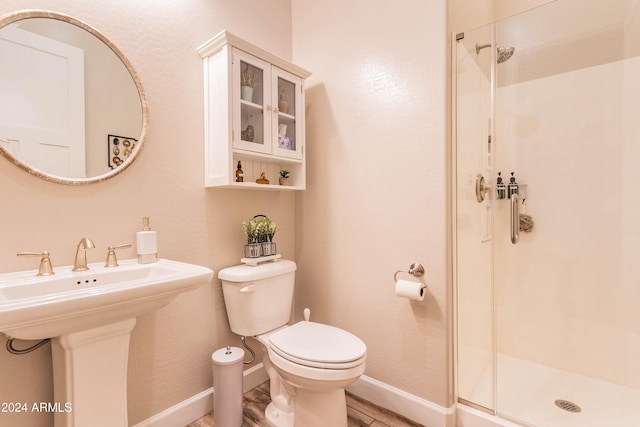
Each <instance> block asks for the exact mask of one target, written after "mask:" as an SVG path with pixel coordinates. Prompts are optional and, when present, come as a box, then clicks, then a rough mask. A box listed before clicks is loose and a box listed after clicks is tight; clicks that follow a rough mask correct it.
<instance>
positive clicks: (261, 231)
mask: <svg viewBox="0 0 640 427" xmlns="http://www.w3.org/2000/svg"><path fill="white" fill-rule="evenodd" d="M277 229H278V227H277V225H276V223H275V222H273V221H271V220H270V219H269V218H268V217H266V216H265V217H262V218H261V219H259V220H258V235H259V237H258V240H259V241H260V243H261V244H262V256H269V255H275V254H276V253H277V250H276V242H274V241H273V237H274V236H275V235H276V231H277Z"/></svg>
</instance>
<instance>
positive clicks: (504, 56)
mask: <svg viewBox="0 0 640 427" xmlns="http://www.w3.org/2000/svg"><path fill="white" fill-rule="evenodd" d="M515 51H516V48H515V47H512V46H511V47H498V64H502V63H503V62H507V61H508V60H509V59H510V58H511V57H512V56H513V52H515Z"/></svg>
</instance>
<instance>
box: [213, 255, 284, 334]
mask: <svg viewBox="0 0 640 427" xmlns="http://www.w3.org/2000/svg"><path fill="white" fill-rule="evenodd" d="M295 272H296V263H295V262H293V261H289V260H283V259H281V260H278V261H270V262H265V263H262V264H258V265H257V266H248V265H236V266H234V267H229V268H225V269H222V270H220V272H219V273H218V278H219V279H220V280H222V292H223V295H224V304H225V306H226V308H227V317H228V318H229V324H230V325H231V330H232V331H233V332H234V333H235V334H238V335H242V336H256V335H260V334H263V333H265V332H268V331H271V330H274V329H277V328H279V327H280V326H284V325H286V324H287V322H289V318H290V316H291V305H292V304H293V285H294V282H295Z"/></svg>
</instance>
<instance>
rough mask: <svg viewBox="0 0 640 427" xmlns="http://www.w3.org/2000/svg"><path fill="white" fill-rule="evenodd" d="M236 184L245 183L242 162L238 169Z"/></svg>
mask: <svg viewBox="0 0 640 427" xmlns="http://www.w3.org/2000/svg"><path fill="white" fill-rule="evenodd" d="M236 182H244V171H243V170H242V164H241V163H240V160H238V168H237V169H236Z"/></svg>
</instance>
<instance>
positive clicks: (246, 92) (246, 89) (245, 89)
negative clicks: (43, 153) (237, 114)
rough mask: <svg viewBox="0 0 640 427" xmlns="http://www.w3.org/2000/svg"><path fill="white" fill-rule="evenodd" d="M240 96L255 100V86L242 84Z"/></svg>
mask: <svg viewBox="0 0 640 427" xmlns="http://www.w3.org/2000/svg"><path fill="white" fill-rule="evenodd" d="M240 98H242V99H243V100H245V101H249V102H253V88H252V87H251V86H240Z"/></svg>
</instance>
